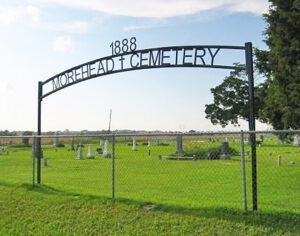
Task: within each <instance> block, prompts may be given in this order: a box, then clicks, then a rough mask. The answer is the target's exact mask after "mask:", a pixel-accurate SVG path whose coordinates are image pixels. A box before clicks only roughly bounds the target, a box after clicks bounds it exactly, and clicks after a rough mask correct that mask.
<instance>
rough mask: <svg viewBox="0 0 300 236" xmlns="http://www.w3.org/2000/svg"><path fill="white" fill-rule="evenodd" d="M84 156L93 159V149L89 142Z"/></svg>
mask: <svg viewBox="0 0 300 236" xmlns="http://www.w3.org/2000/svg"><path fill="white" fill-rule="evenodd" d="M86 158H88V159H94V158H95V157H94V155H93V150H92V145H91V144H90V145H89V147H88V154H87V156H86Z"/></svg>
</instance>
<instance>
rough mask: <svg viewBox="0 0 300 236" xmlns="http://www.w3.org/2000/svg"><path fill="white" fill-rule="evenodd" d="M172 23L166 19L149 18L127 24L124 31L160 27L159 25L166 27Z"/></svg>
mask: <svg viewBox="0 0 300 236" xmlns="http://www.w3.org/2000/svg"><path fill="white" fill-rule="evenodd" d="M168 25H170V23H169V21H168V20H165V19H154V20H148V21H147V22H144V23H139V24H137V25H127V26H124V27H123V30H124V31H132V30H140V29H151V28H158V27H165V26H168Z"/></svg>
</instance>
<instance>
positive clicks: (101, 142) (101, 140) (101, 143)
mask: <svg viewBox="0 0 300 236" xmlns="http://www.w3.org/2000/svg"><path fill="white" fill-rule="evenodd" d="M103 144H104V142H103V139H100V147H101V146H103Z"/></svg>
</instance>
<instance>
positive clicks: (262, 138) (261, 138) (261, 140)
mask: <svg viewBox="0 0 300 236" xmlns="http://www.w3.org/2000/svg"><path fill="white" fill-rule="evenodd" d="M264 139H265V138H264V135H263V134H262V135H260V136H259V141H260V142H261V143H263V142H264Z"/></svg>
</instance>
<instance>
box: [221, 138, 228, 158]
mask: <svg viewBox="0 0 300 236" xmlns="http://www.w3.org/2000/svg"><path fill="white" fill-rule="evenodd" d="M220 159H223V160H224V159H225V160H226V159H230V155H229V144H228V142H223V143H222V146H221V155H220Z"/></svg>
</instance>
